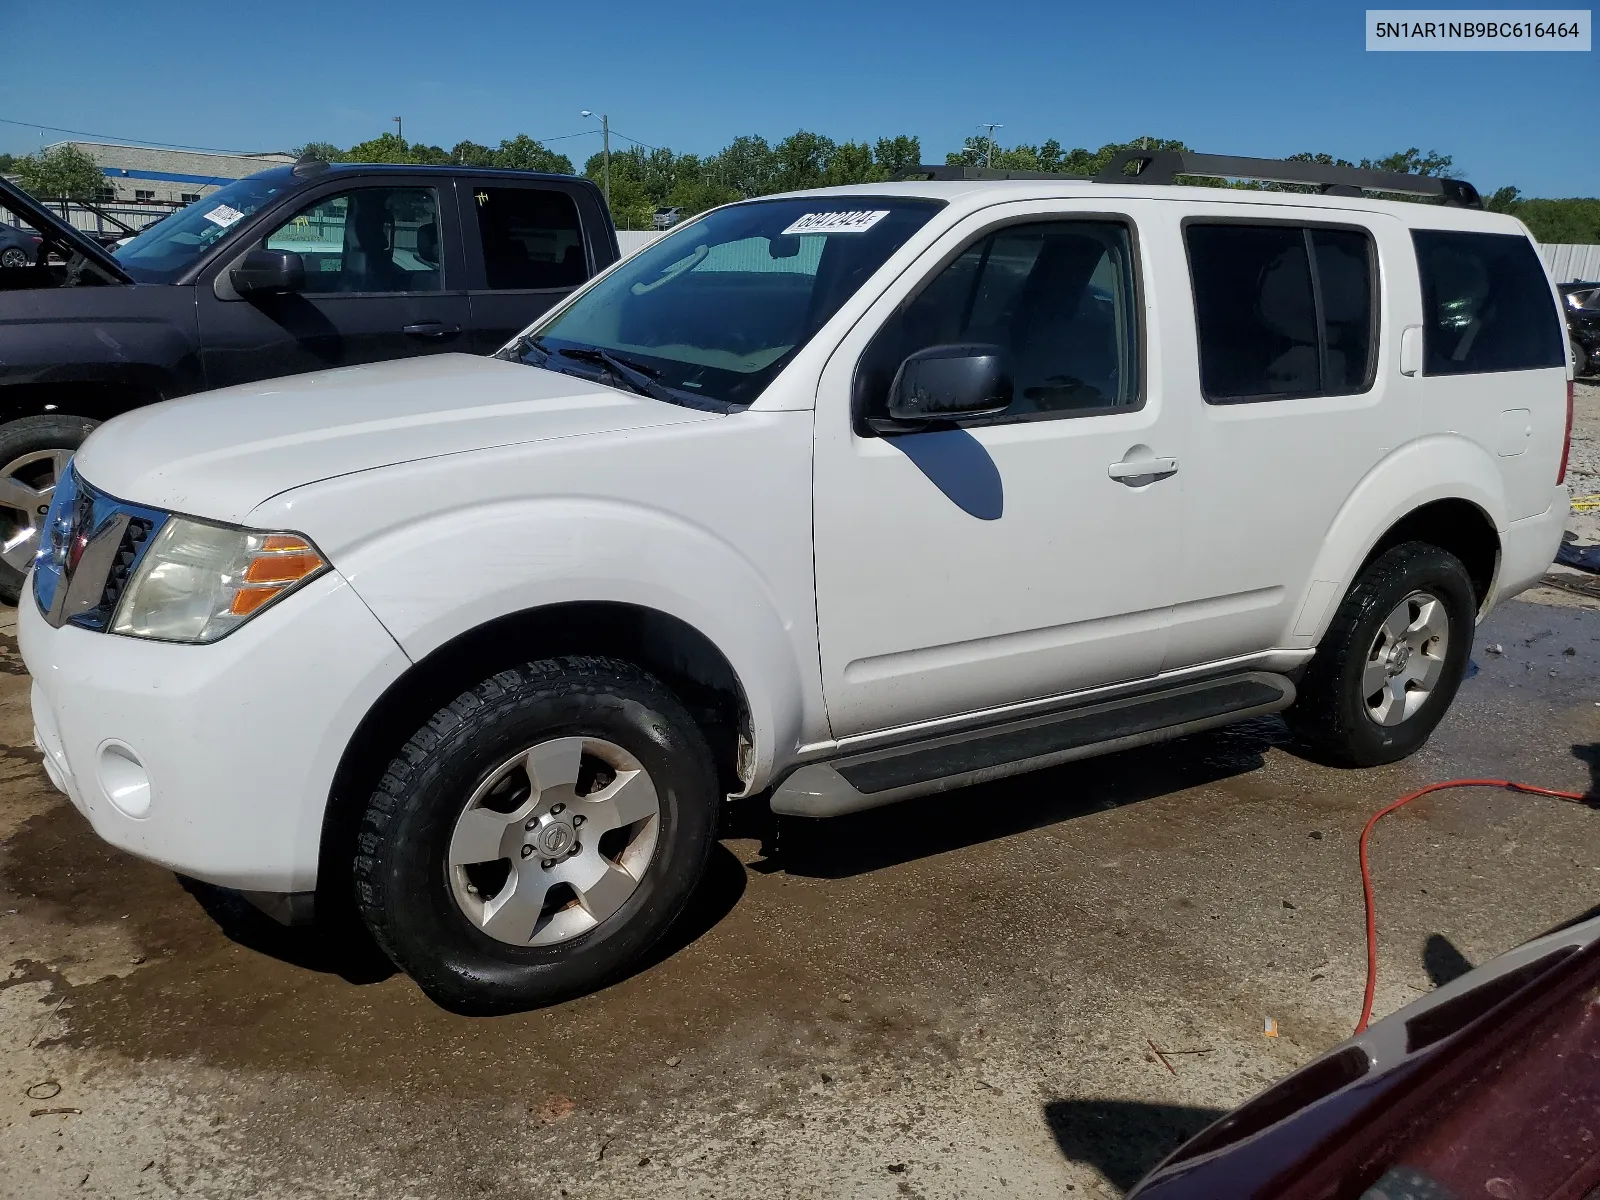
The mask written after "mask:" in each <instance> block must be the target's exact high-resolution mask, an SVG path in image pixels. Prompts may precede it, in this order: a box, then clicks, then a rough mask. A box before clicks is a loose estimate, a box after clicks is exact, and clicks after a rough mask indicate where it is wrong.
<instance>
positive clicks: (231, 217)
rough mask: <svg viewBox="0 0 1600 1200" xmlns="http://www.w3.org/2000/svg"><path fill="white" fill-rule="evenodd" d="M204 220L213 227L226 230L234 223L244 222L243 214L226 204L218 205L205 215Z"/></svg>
mask: <svg viewBox="0 0 1600 1200" xmlns="http://www.w3.org/2000/svg"><path fill="white" fill-rule="evenodd" d="M206 220H208V221H210V222H211V223H212V224H213V225H220V226H222V227H223V228H224V229H226V228H227V227H228V226H229V225H232V224H233V223H234V222H235V221H242V220H244V214H243V213H242V212H240V211H239V210H238V209H237V208H232V207H230V206H229V205H226V204H219V205H217V206H216V207H215V208H213V209H212V210H211V211H210V212H208V213H207V214H206Z"/></svg>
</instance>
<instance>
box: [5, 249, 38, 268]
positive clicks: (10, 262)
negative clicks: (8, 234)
mask: <svg viewBox="0 0 1600 1200" xmlns="http://www.w3.org/2000/svg"><path fill="white" fill-rule="evenodd" d="M32 265H33V259H31V258H29V257H28V252H27V251H26V250H24V249H23V248H22V247H21V246H7V247H6V248H5V249H4V250H0V267H31V266H32Z"/></svg>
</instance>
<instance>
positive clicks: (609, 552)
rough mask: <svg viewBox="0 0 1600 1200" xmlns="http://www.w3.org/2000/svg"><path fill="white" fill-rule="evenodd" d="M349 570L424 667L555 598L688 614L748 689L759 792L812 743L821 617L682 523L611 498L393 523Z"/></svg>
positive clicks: (358, 552)
mask: <svg viewBox="0 0 1600 1200" xmlns="http://www.w3.org/2000/svg"><path fill="white" fill-rule="evenodd" d="M337 565H338V566H339V569H340V570H341V571H342V572H343V574H344V575H345V577H346V578H347V579H349V580H350V582H351V585H352V586H353V587H354V588H355V590H356V592H357V594H358V595H360V596H361V598H362V599H363V600H364V601H365V602H366V603H367V605H368V606H369V607H370V608H371V609H372V611H373V613H374V614H376V616H377V617H378V619H379V620H380V621H381V622H383V624H384V626H385V627H386V628H387V629H388V630H389V632H390V634H392V635H393V637H394V639H395V640H396V641H397V642H399V643H400V645H401V647H402V648H403V649H404V650H405V652H406V654H407V656H408V657H410V658H411V659H412V660H413V661H419V660H421V659H422V658H424V657H426V656H427V655H428V654H430V653H431V652H433V651H434V650H436V649H438V648H439V647H440V646H443V645H444V644H445V643H447V642H449V641H451V640H452V639H454V638H456V637H458V636H460V635H461V634H464V633H467V632H470V631H471V630H473V629H476V628H479V627H480V626H482V625H485V624H487V623H488V622H490V621H493V620H495V619H497V618H500V617H505V616H509V615H511V614H515V613H521V612H527V611H529V610H534V609H539V608H543V607H547V606H550V605H555V604H563V603H569V602H580V603H581V602H615V603H622V604H632V605H637V606H639V607H642V608H648V609H653V610H655V611H657V612H661V613H665V614H667V615H669V616H672V617H676V618H677V619H679V620H681V621H683V622H685V623H686V624H688V625H690V626H692V627H693V628H694V629H696V630H698V631H699V632H700V633H701V634H703V635H704V636H705V637H706V638H708V639H709V640H710V641H711V642H712V643H713V644H714V645H715V646H716V647H717V648H718V649H719V650H720V651H721V652H722V654H723V655H724V656H725V657H726V658H727V660H728V662H729V663H730V664H731V665H732V667H733V670H734V673H735V675H736V676H737V677H738V680H739V683H740V685H741V687H742V688H743V690H744V694H745V698H746V701H747V703H748V704H749V707H750V721H751V736H752V741H753V743H754V747H753V749H754V752H755V774H754V776H753V784H752V786H753V788H759V787H761V786H763V785H764V784H765V782H766V781H767V780H768V779H769V778H770V777H771V775H772V772H773V769H774V764H775V762H776V761H777V759H778V757H779V755H781V754H783V753H784V751H785V748H787V749H789V750H792V748H793V747H795V746H797V745H799V744H801V742H802V741H804V740H805V737H804V734H805V726H806V720H807V718H806V697H805V695H804V688H803V686H802V683H801V680H802V678H803V677H804V673H805V671H806V670H807V667H806V666H805V664H804V663H803V662H802V661H801V660H800V657H799V656H798V655H797V650H796V646H797V640H796V639H795V638H794V637H793V636H791V635H792V634H793V633H795V632H796V631H797V628H798V629H802V630H803V629H804V628H806V627H807V626H808V625H809V622H808V621H804V620H800V621H798V622H797V614H795V613H791V612H788V611H786V607H785V599H786V598H785V597H782V596H780V595H779V594H778V593H777V591H776V589H774V588H773V587H772V586H770V585H769V584H768V582H767V581H766V580H765V579H764V578H763V576H762V574H761V572H760V571H758V570H757V569H756V567H755V566H754V564H752V563H751V562H750V561H749V560H748V559H747V558H746V557H745V556H744V555H743V554H741V553H740V552H739V550H738V549H737V548H735V547H734V546H733V545H731V544H730V543H729V542H727V541H726V540H724V539H723V538H721V537H719V536H717V535H716V534H715V533H713V532H712V531H710V530H708V529H705V528H702V527H700V526H697V525H694V524H692V523H690V522H688V521H686V520H684V519H682V518H679V517H677V516H675V515H672V514H668V513H665V512H662V511H660V510H656V509H650V508H647V507H644V506H643V505H639V504H635V503H631V502H625V501H616V500H606V499H586V498H567V497H552V498H532V499H527V500H517V501H504V502H501V503H498V504H494V505H488V506H478V507H470V508H465V509H459V510H454V511H450V512H446V513H443V514H440V515H437V516H434V517H430V518H428V519H425V520H422V521H418V522H416V523H413V524H408V525H406V526H405V527H404V528H395V529H391V530H389V531H388V532H385V533H383V534H380V535H378V536H377V537H375V538H374V539H373V540H371V541H367V542H364V543H362V544H359V545H357V546H354V547H350V548H347V549H346V550H345V551H344V552H343V553H341V554H340V555H339V556H338V564H337ZM787 599H789V600H790V601H791V603H792V602H793V600H794V598H792V597H789V598H787ZM807 599H809V597H807ZM813 640H814V639H813Z"/></svg>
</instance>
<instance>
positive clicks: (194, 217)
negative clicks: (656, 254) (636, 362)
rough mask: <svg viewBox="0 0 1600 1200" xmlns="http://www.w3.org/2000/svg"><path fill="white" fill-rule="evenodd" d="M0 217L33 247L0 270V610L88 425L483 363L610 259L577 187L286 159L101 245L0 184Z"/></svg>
mask: <svg viewBox="0 0 1600 1200" xmlns="http://www.w3.org/2000/svg"><path fill="white" fill-rule="evenodd" d="M0 207H4V208H7V209H10V210H11V211H12V212H13V213H15V214H16V215H17V216H19V217H20V218H22V219H23V220H24V221H26V222H27V223H28V224H29V225H31V226H32V227H33V229H34V231H35V232H36V233H38V234H39V235H40V236H41V237H42V238H44V239H46V240H47V242H48V243H49V246H48V249H49V250H50V251H51V252H53V253H52V254H50V255H48V256H47V255H45V254H39V255H36V256H35V257H33V258H30V259H29V260H28V261H27V262H25V263H20V264H18V265H12V264H11V262H9V261H7V260H6V259H4V258H0V598H5V599H8V600H11V601H13V602H15V600H16V596H17V591H18V588H19V587H20V585H21V581H22V574H23V572H24V571H25V570H26V569H27V566H28V564H29V563H30V562H31V561H32V559H33V555H34V551H35V550H36V549H37V544H38V525H39V520H40V518H41V517H42V516H43V514H44V511H45V510H46V509H47V508H48V507H49V503H50V498H51V495H52V494H53V488H54V487H55V484H56V480H57V478H58V475H59V471H60V469H61V467H62V465H63V464H64V463H65V462H66V460H67V458H68V457H69V456H70V455H71V453H72V451H73V450H75V449H77V447H78V446H79V445H80V444H81V443H82V441H83V439H84V437H85V436H87V434H88V432H89V430H91V429H93V428H94V426H95V425H96V424H97V423H98V422H100V421H103V420H106V419H107V418H109V417H113V416H116V415H117V414H119V413H123V412H127V411H129V410H131V409H134V408H138V407H139V406H141V405H144V404H152V403H155V402H156V401H159V400H170V399H173V398H175V397H178V396H185V395H188V394H189V393H191V392H198V391H204V390H206V389H211V388H220V387H227V386H230V385H233V384H240V383H254V382H256V381H258V380H262V379H270V378H275V377H277V376H281V375H292V374H296V373H299V372H303V371H314V370H321V369H323V368H326V367H336V366H346V365H351V364H356V363H369V362H380V361H383V360H386V359H392V358H412V357H416V356H419V355H427V354H441V353H447V352H452V351H466V352H468V353H472V354H489V353H492V352H493V351H495V350H496V349H498V348H499V347H500V346H502V345H504V344H505V341H506V339H507V338H509V337H510V336H511V335H512V334H514V333H515V332H517V331H518V330H519V329H521V328H523V326H525V325H526V324H527V323H528V322H529V321H531V320H532V319H533V318H534V317H536V316H538V315H539V314H540V313H542V312H544V311H545V310H546V309H547V308H549V307H550V306H551V305H552V304H555V303H556V302H557V301H559V300H561V299H563V298H564V297H565V296H567V295H568V294H569V293H570V292H571V291H572V289H573V288H575V287H577V286H578V285H579V284H581V283H583V282H584V281H585V280H587V279H589V278H590V277H591V276H593V275H594V274H596V273H597V272H599V271H601V270H604V269H605V268H606V267H607V266H609V265H610V264H611V263H613V262H615V261H616V259H617V240H616V233H615V231H614V230H613V228H612V225H611V219H610V217H609V215H608V213H607V211H606V207H605V204H604V202H603V200H602V199H601V197H600V194H599V191H598V189H596V188H595V186H594V185H593V184H591V183H589V182H588V181H587V180H584V179H577V178H573V177H570V176H561V175H539V174H533V173H531V172H524V171H499V170H479V169H476V168H470V169H469V168H464V167H410V166H384V165H371V164H358V163H339V164H336V165H333V166H329V165H328V164H326V163H323V162H319V161H314V160H304V161H302V162H300V163H297V164H296V165H294V166H292V167H290V166H284V167H276V168H273V169H271V170H267V171H263V172H261V173H260V174H257V175H252V176H249V177H248V178H245V179H240V180H236V181H235V182H233V183H230V184H228V185H227V186H226V187H223V188H222V189H220V190H219V191H217V192H215V193H213V194H212V195H209V196H207V197H205V198H204V199H202V200H200V201H199V202H197V203H195V204H192V205H190V206H189V207H188V208H185V209H182V210H180V211H179V212H176V213H174V214H172V215H171V216H169V217H167V218H165V219H163V220H162V221H161V222H160V223H159V224H157V225H155V226H153V227H151V228H150V229H148V230H147V231H145V232H144V233H142V234H140V235H139V236H137V237H135V238H133V239H131V240H129V241H128V242H126V243H125V244H123V245H120V246H118V247H117V248H116V249H115V250H114V251H113V250H108V249H106V248H104V247H102V246H101V245H100V244H99V243H98V242H96V241H95V240H93V239H92V238H90V237H89V236H88V235H87V234H84V233H83V232H81V231H79V230H77V229H74V228H72V227H71V226H70V225H68V224H66V223H65V222H64V221H63V220H61V219H60V218H59V217H57V216H56V215H55V214H54V213H52V212H50V211H49V210H48V209H47V208H46V207H45V206H44V205H43V204H41V203H39V202H38V201H37V200H35V199H33V198H32V197H30V196H29V195H28V194H27V193H25V192H23V191H22V190H21V189H20V188H18V187H16V186H15V185H14V184H10V183H7V182H6V181H4V180H0ZM8 228H9V227H8ZM51 258H53V259H54V260H57V261H50V259H51ZM266 403H270V401H266Z"/></svg>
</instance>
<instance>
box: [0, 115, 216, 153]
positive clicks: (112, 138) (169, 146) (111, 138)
mask: <svg viewBox="0 0 1600 1200" xmlns="http://www.w3.org/2000/svg"><path fill="white" fill-rule="evenodd" d="M0 125H19V126H21V127H22V128H23V129H48V130H49V131H50V132H51V133H70V134H71V135H72V136H73V137H85V138H97V139H104V140H105V141H108V142H127V143H128V144H130V145H135V146H155V147H157V148H159V149H162V150H203V151H205V152H206V153H208V154H239V153H240V151H238V150H222V149H219V148H218V147H216V146H188V145H184V144H183V143H182V142H151V141H144V140H142V139H139V138H125V137H118V136H117V135H116V134H114V133H89V132H88V131H87V130H83V129H63V128H62V127H61V126H60V125H41V124H39V122H37V121H16V120H13V119H12V118H10V117H0Z"/></svg>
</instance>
